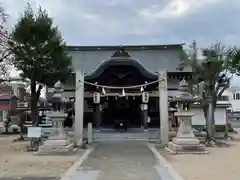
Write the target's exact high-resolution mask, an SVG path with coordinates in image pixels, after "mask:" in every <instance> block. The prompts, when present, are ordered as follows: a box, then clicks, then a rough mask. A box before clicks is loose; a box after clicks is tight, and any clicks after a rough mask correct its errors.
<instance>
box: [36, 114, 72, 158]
mask: <svg viewBox="0 0 240 180" xmlns="http://www.w3.org/2000/svg"><path fill="white" fill-rule="evenodd" d="M66 116H67V115H66V114H65V113H63V112H59V111H53V112H51V113H50V114H49V115H48V117H49V118H51V119H52V122H53V128H52V132H51V134H50V136H49V138H48V140H46V141H45V142H44V143H43V145H42V146H40V147H39V150H38V154H51V153H54V154H58V153H61V154H62V153H72V152H73V151H74V144H73V143H71V142H70V141H69V140H68V137H67V135H66V134H65V132H64V129H63V121H64V120H65V118H66Z"/></svg>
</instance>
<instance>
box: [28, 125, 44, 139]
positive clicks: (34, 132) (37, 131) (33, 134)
mask: <svg viewBox="0 0 240 180" xmlns="http://www.w3.org/2000/svg"><path fill="white" fill-rule="evenodd" d="M41 136H42V128H41V127H28V129H27V137H29V138H39V137H41Z"/></svg>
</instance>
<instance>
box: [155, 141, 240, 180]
mask: <svg viewBox="0 0 240 180" xmlns="http://www.w3.org/2000/svg"><path fill="white" fill-rule="evenodd" d="M236 139H237V138H236ZM238 139H240V138H238ZM229 143H230V144H232V146H230V147H228V148H226V147H222V148H220V147H212V148H208V151H210V155H193V154H185V155H171V154H169V153H167V152H166V151H164V150H162V149H158V150H159V152H160V153H161V154H162V155H163V156H164V157H165V158H166V159H167V160H168V161H169V163H170V164H171V165H172V166H173V168H174V169H175V170H176V171H177V172H178V173H179V174H180V175H181V176H182V177H183V178H184V179H185V180H195V179H197V180H212V179H217V180H226V179H231V180H239V177H240V171H239V167H240V153H239V150H240V141H239V140H235V141H230V142H229Z"/></svg>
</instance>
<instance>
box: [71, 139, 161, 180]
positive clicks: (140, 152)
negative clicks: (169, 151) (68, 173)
mask: <svg viewBox="0 0 240 180" xmlns="http://www.w3.org/2000/svg"><path fill="white" fill-rule="evenodd" d="M155 165H156V158H155V156H154V155H153V153H152V152H151V150H150V149H149V148H148V146H147V142H140V141H119V142H116V141H115V142H109V141H108V142H100V143H98V144H97V145H96V147H95V150H94V151H93V152H92V153H91V154H90V155H89V156H88V158H87V159H86V160H85V161H84V162H83V164H82V165H81V167H79V168H78V169H77V171H76V172H75V173H74V175H73V176H72V180H79V179H81V180H146V179H147V180H160V177H159V175H158V172H157V170H156V169H155Z"/></svg>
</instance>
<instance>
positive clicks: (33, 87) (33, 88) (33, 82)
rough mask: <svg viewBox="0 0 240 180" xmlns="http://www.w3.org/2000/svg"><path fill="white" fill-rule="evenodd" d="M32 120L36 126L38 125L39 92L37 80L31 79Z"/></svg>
mask: <svg viewBox="0 0 240 180" xmlns="http://www.w3.org/2000/svg"><path fill="white" fill-rule="evenodd" d="M31 119H32V123H33V124H34V125H37V123H38V121H37V92H36V80H35V79H31Z"/></svg>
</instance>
